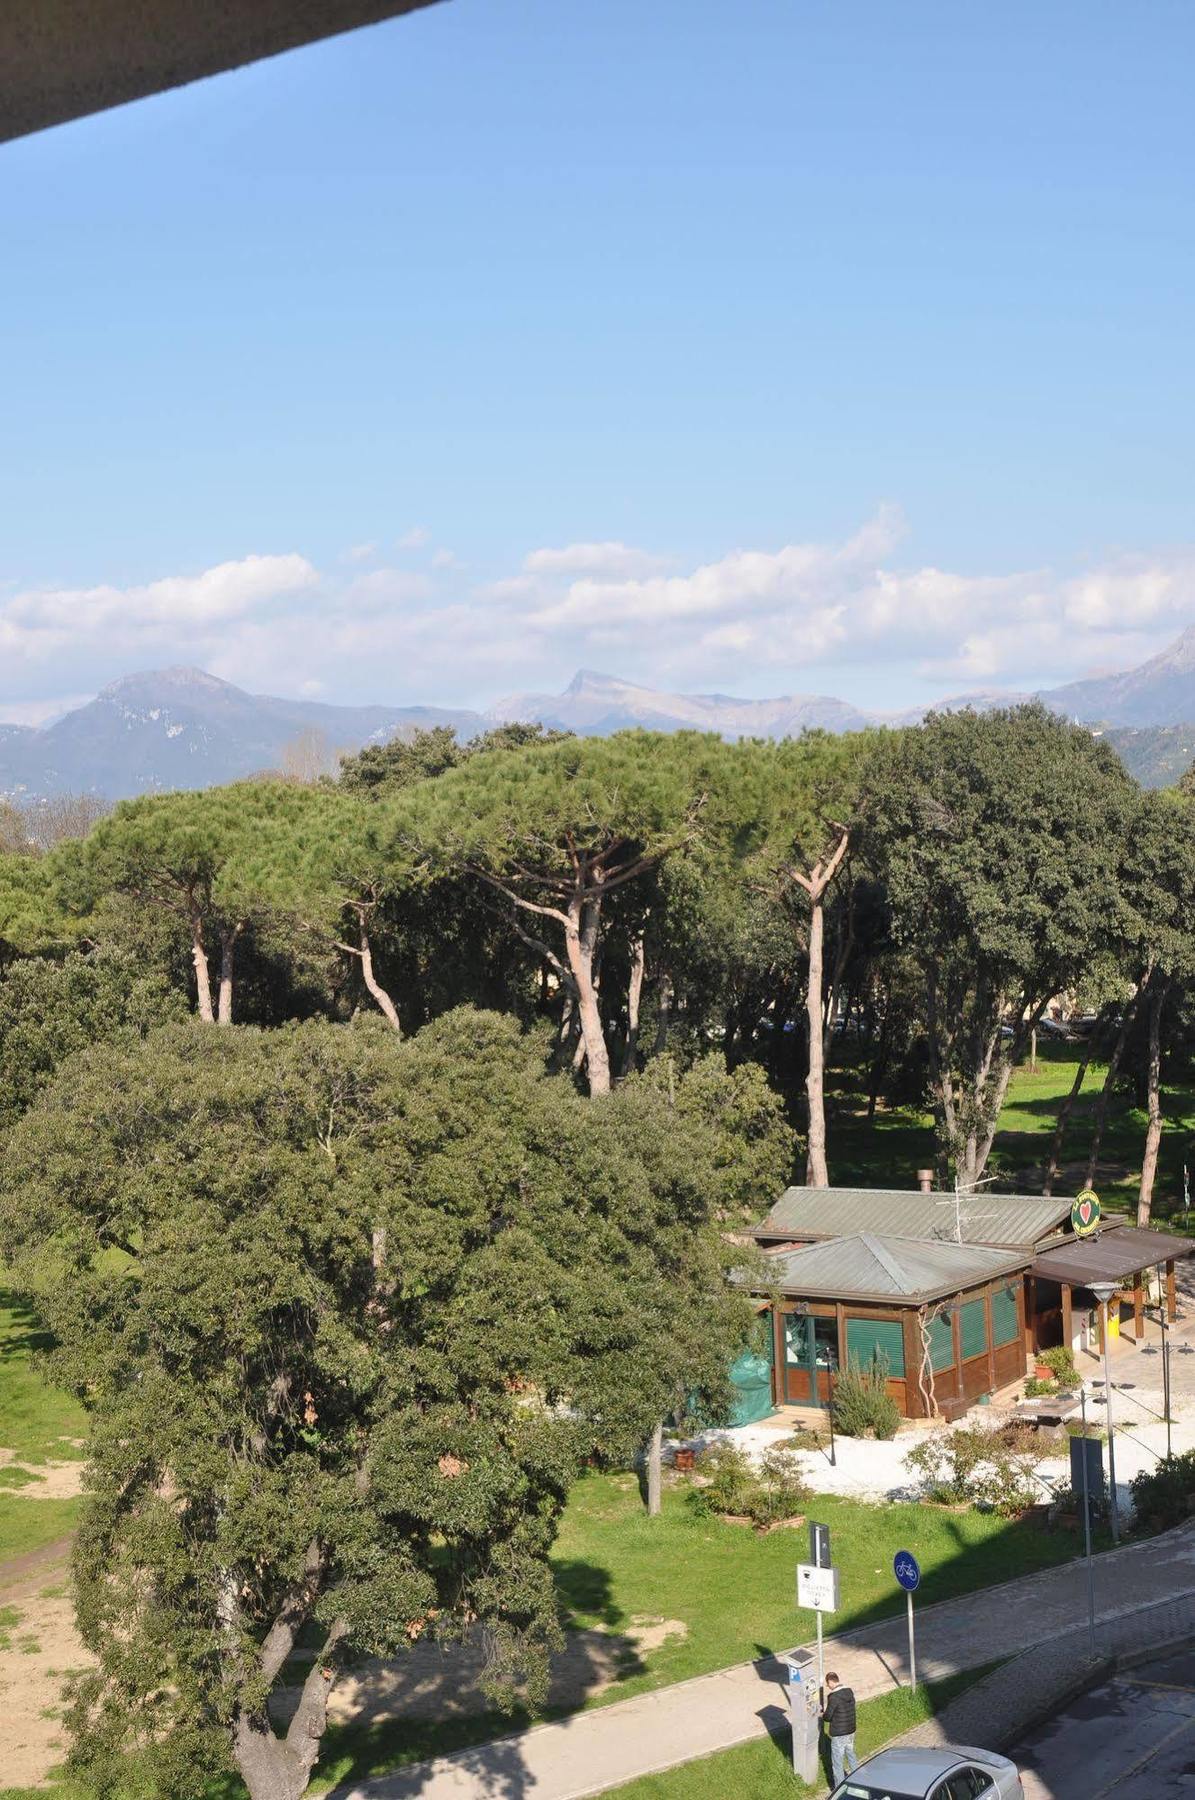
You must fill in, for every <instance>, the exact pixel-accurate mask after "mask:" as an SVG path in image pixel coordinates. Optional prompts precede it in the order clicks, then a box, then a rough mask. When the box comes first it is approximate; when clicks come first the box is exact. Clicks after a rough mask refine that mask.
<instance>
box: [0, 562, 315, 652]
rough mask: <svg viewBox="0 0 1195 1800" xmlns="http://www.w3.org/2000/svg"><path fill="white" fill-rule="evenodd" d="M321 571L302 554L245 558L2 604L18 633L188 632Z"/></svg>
mask: <svg viewBox="0 0 1195 1800" xmlns="http://www.w3.org/2000/svg"><path fill="white" fill-rule="evenodd" d="M318 580H319V576H318V575H317V574H316V572H315V570H314V569H313V568H312V566H311V564H310V563H309V562H308V561H307V559H306V557H304V556H297V555H289V556H246V557H243V558H242V559H241V560H240V561H239V562H225V563H218V564H217V565H216V567H215V568H212V569H205V570H204V571H203V573H202V574H201V575H168V576H166V577H165V578H164V579H163V580H161V581H151V582H149V583H148V584H147V585H146V586H144V587H128V588H118V587H91V588H40V589H39V588H34V589H30V590H28V591H27V592H25V593H22V594H15V595H14V596H13V598H12V599H11V600H7V601H5V602H3V603H2V604H0V619H3V621H4V622H5V623H6V624H8V625H11V626H15V627H16V628H17V629H18V630H19V629H21V628H22V627H23V628H25V629H27V630H29V631H32V632H48V633H50V634H52V635H53V634H57V633H59V632H61V631H62V630H64V629H65V630H70V631H82V632H87V631H94V630H97V629H99V628H100V627H103V626H113V627H115V628H116V630H118V631H129V630H135V629H137V628H139V627H140V628H145V627H160V626H167V627H169V628H171V629H173V630H179V629H182V630H186V629H187V628H188V627H194V626H196V625H214V624H218V623H220V622H222V621H226V620H229V619H235V618H240V617H242V616H243V615H244V614H246V613H250V612H253V611H254V610H255V609H256V608H257V607H258V606H260V605H261V604H262V602H263V601H265V600H274V599H277V598H279V597H280V596H282V595H286V594H294V593H298V592H300V591H301V590H302V589H303V588H309V587H313V586H314V585H315V584H316V582H317V581H318Z"/></svg>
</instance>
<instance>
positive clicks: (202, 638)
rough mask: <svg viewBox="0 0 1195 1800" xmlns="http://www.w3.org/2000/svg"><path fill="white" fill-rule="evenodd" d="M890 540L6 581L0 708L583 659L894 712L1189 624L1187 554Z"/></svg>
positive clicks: (521, 681) (401, 686) (340, 693)
mask: <svg viewBox="0 0 1195 1800" xmlns="http://www.w3.org/2000/svg"><path fill="white" fill-rule="evenodd" d="M903 530H904V526H903V521H902V519H901V516H900V514H899V512H898V511H897V510H896V509H895V508H892V507H883V508H881V509H879V510H878V511H877V512H876V513H875V514H874V515H873V516H872V517H871V518H869V519H867V520H866V521H865V522H864V523H863V524H862V526H861V527H860V528H859V529H858V530H857V531H854V532H851V533H847V534H845V535H844V536H843V537H841V538H839V539H833V540H830V539H827V540H822V541H813V542H805V541H793V542H790V543H788V544H783V545H781V546H779V547H767V548H759V547H753V546H744V547H741V548H738V549H733V550H729V551H728V552H727V553H726V554H725V555H722V556H719V557H715V558H712V559H709V560H707V561H704V562H701V563H694V564H693V565H691V566H690V567H689V568H688V569H685V568H683V567H678V566H677V565H676V563H675V562H674V561H669V562H668V563H667V566H664V565H665V559H664V558H662V557H659V556H656V555H654V553H650V552H647V551H641V550H636V549H635V548H634V547H632V546H629V545H625V544H621V543H613V542H604V541H600V540H597V539H595V540H594V542H593V543H591V544H583V545H582V544H574V545H567V546H565V547H563V548H561V549H558V550H547V549H539V550H533V551H531V552H530V553H529V554H528V555H527V556H526V557H525V558H523V559H521V562H520V564H519V565H518V566H517V567H516V569H515V570H514V571H512V572H511V573H508V574H504V573H503V572H502V571H501V570H500V569H499V570H495V571H493V572H492V578H491V579H489V580H487V581H485V582H476V583H473V584H471V585H470V586H468V587H466V585H465V583H464V581H463V579H462V576H461V574H460V564H459V563H457V562H456V561H455V559H450V553H448V552H438V553H437V554H436V555H435V556H434V557H429V558H428V559H427V562H426V564H424V565H423V566H421V567H419V568H411V567H405V568H404V567H398V568H395V567H387V566H381V567H372V566H368V567H366V566H358V567H352V566H350V567H344V566H341V567H339V568H337V569H335V570H334V571H326V572H320V571H317V570H316V569H315V568H314V567H313V566H312V564H311V563H310V562H309V561H308V560H307V559H306V558H305V557H303V556H302V555H301V554H299V553H298V552H290V553H287V554H282V555H255V556H249V557H244V558H242V559H240V560H239V561H235V562H224V563H220V564H217V565H215V566H213V567H212V568H210V569H207V570H205V571H202V572H201V573H199V574H185V575H167V576H164V577H162V578H161V579H159V580H155V581H151V582H148V583H145V584H143V585H138V586H131V587H124V588H121V587H117V586H115V585H97V586H93V587H79V588H69V589H68V588H49V587H47V588H39V589H24V590H22V591H20V592H15V593H14V592H12V591H6V590H5V589H4V588H3V587H0V717H3V716H5V715H7V716H8V717H9V718H12V719H25V718H28V719H29V720H31V721H32V720H36V719H38V718H40V717H42V716H44V715H45V714H46V713H52V712H54V711H56V710H59V709H60V707H61V705H62V704H63V703H62V702H61V701H60V700H58V699H47V698H45V696H46V695H47V694H49V695H53V696H60V695H62V694H63V693H64V692H68V693H70V694H78V693H82V692H94V691H95V689H96V688H97V687H99V686H100V685H102V683H103V682H105V681H108V680H110V679H112V678H113V677H114V676H117V675H120V674H124V673H127V672H129V671H130V670H132V669H137V668H150V667H154V666H163V665H164V664H167V663H173V662H193V663H197V664H199V665H200V666H202V667H205V668H208V669H211V670H212V671H213V673H216V674H219V675H222V676H224V677H226V678H227V679H229V680H231V681H235V682H238V683H240V684H242V685H244V686H247V687H249V688H252V689H253V690H254V691H256V692H259V693H262V692H264V693H269V692H274V693H290V694H300V693H303V694H309V695H312V694H317V693H318V694H320V695H321V696H323V697H326V698H328V699H331V700H340V699H344V700H367V699H374V700H379V701H393V702H396V703H398V702H409V701H416V700H426V701H429V702H434V701H444V702H456V703H474V704H477V703H485V702H486V701H487V700H488V699H490V698H492V697H494V696H495V695H497V694H498V693H500V692H502V691H504V690H506V689H509V688H511V687H516V688H519V689H524V690H525V689H532V688H535V689H547V690H549V691H551V690H555V689H557V688H559V686H561V685H562V684H563V682H564V681H565V680H567V679H568V677H569V676H570V675H571V674H572V672H573V671H574V670H575V669H577V668H579V667H584V666H589V667H597V668H604V669H606V670H608V671H609V672H610V673H612V674H618V675H623V676H625V677H627V678H629V679H631V680H635V681H641V682H644V683H648V684H651V683H654V684H656V685H659V686H668V687H674V688H681V689H683V690H685V691H688V692H693V691H709V690H711V689H714V690H718V691H721V692H735V691H738V692H744V693H748V694H752V693H753V694H769V693H770V694H782V693H785V692H794V691H796V692H799V691H805V692H809V691H821V692H832V693H838V694H840V695H842V697H843V698H846V699H859V698H864V699H865V700H866V701H867V702H868V703H870V704H877V705H883V706H891V707H892V708H898V707H901V706H904V705H911V704H914V703H917V702H920V701H926V700H931V699H933V698H934V697H935V696H937V695H940V694H941V693H943V692H950V693H957V692H959V691H960V690H961V689H966V688H968V687H970V686H974V685H977V684H982V685H985V686H1005V687H1010V688H1021V689H1024V688H1035V687H1040V686H1048V685H1053V684H1056V683H1060V682H1063V681H1066V680H1069V679H1073V678H1075V677H1078V676H1081V675H1085V674H1087V673H1089V672H1091V671H1092V670H1093V669H1096V668H1100V667H1103V668H1109V667H1111V668H1126V667H1130V666H1131V665H1132V664H1134V663H1136V662H1140V661H1142V660H1144V658H1145V657H1147V656H1149V655H1151V654H1152V653H1153V652H1154V651H1156V650H1158V649H1160V648H1161V647H1162V645H1163V644H1164V643H1165V642H1166V641H1168V639H1170V638H1171V637H1173V636H1174V635H1175V634H1176V633H1177V631H1179V630H1180V629H1181V628H1182V627H1183V626H1184V625H1186V624H1188V623H1191V622H1192V621H1195V548H1178V549H1172V550H1167V551H1165V552H1159V553H1157V554H1155V555H1147V554H1143V553H1142V554H1136V555H1130V554H1127V553H1126V554H1117V555H1115V556H1110V557H1108V558H1106V559H1105V560H1104V561H1102V562H1092V563H1091V564H1089V565H1087V566H1085V567H1073V566H1072V567H1070V568H1063V569H1049V568H1029V569H1021V570H1016V571H1014V572H1012V573H1009V572H1007V571H1003V572H995V573H993V572H990V571H982V570H981V571H960V570H957V569H951V568H945V567H942V566H940V565H935V564H933V563H929V562H922V563H918V562H915V561H913V560H912V559H902V557H901V555H900V542H901V538H902V535H903ZM365 561H367V559H364V558H363V559H362V562H363V563H364V562H365Z"/></svg>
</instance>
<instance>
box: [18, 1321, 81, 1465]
mask: <svg viewBox="0 0 1195 1800" xmlns="http://www.w3.org/2000/svg"><path fill="white" fill-rule="evenodd" d="M46 1341H47V1340H46V1337H45V1334H44V1333H43V1332H42V1331H41V1329H40V1327H39V1325H38V1322H37V1320H36V1319H35V1318H34V1316H33V1314H32V1313H31V1312H30V1311H29V1310H28V1309H27V1308H26V1307H25V1306H23V1305H22V1303H21V1302H20V1301H19V1300H18V1299H17V1298H16V1296H15V1295H14V1294H11V1293H9V1292H8V1291H7V1290H5V1289H3V1288H0V1449H5V1450H11V1451H12V1452H13V1453H14V1455H15V1456H16V1458H17V1459H18V1461H20V1462H23V1463H29V1464H31V1465H32V1466H33V1467H35V1468H36V1467H37V1466H38V1465H39V1464H41V1463H47V1462H66V1461H67V1460H68V1458H70V1457H78V1456H82V1455H83V1449H82V1440H83V1439H84V1438H85V1437H86V1436H87V1415H86V1413H85V1412H84V1411H83V1408H82V1407H81V1406H80V1405H79V1404H78V1403H77V1401H75V1400H72V1398H71V1397H70V1395H69V1394H64V1393H61V1392H60V1391H59V1390H58V1389H57V1388H53V1387H50V1386H49V1384H48V1383H47V1382H46V1381H44V1380H43V1379H42V1376H41V1375H40V1374H39V1372H38V1370H37V1369H36V1368H34V1367H33V1366H32V1358H33V1356H34V1354H35V1352H36V1351H37V1350H38V1349H40V1348H42V1347H43V1346H44V1345H45V1343H46Z"/></svg>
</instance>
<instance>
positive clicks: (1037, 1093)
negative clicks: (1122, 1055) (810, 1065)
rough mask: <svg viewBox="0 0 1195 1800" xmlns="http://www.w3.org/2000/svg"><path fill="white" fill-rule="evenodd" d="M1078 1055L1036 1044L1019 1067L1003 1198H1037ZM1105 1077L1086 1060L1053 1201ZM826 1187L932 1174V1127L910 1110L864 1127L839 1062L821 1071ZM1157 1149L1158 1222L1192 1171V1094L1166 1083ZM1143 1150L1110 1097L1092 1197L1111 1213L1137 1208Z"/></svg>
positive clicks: (1178, 1209) (901, 1183) (1002, 1171)
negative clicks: (1011, 1193) (1009, 1194)
mask: <svg viewBox="0 0 1195 1800" xmlns="http://www.w3.org/2000/svg"><path fill="white" fill-rule="evenodd" d="M1080 1054H1081V1047H1080V1046H1079V1045H1077V1044H1059V1043H1056V1042H1044V1041H1043V1042H1041V1043H1039V1045H1038V1053H1037V1058H1038V1059H1037V1067H1036V1069H1035V1070H1032V1071H1031V1070H1030V1069H1028V1068H1027V1067H1022V1068H1019V1069H1017V1070H1016V1071H1015V1072H1014V1074H1013V1078H1012V1082H1011V1084H1010V1087H1009V1091H1008V1098H1007V1100H1006V1102H1005V1105H1004V1109H1003V1111H1002V1112H1001V1114H1000V1125H999V1130H998V1132H997V1135H996V1141H995V1144H994V1146H993V1149H992V1158H991V1163H990V1165H989V1167H990V1171H991V1172H992V1173H995V1174H996V1175H997V1176H998V1179H999V1185H1000V1186H1001V1187H1003V1188H1005V1189H1007V1190H1020V1191H1023V1192H1027V1193H1037V1192H1040V1189H1041V1181H1042V1170H1043V1167H1044V1163H1045V1159H1046V1157H1047V1156H1048V1155H1049V1151H1050V1141H1051V1138H1052V1136H1053V1132H1054V1125H1055V1121H1056V1120H1057V1117H1058V1112H1059V1108H1060V1107H1061V1105H1062V1103H1063V1101H1064V1100H1065V1098H1066V1095H1067V1094H1068V1092H1069V1091H1070V1087H1071V1083H1072V1081H1073V1080H1074V1075H1075V1069H1076V1067H1077V1064H1078V1061H1079V1057H1080ZM1106 1072H1107V1067H1106V1064H1102V1063H1099V1062H1093V1063H1092V1064H1091V1066H1090V1067H1089V1069H1088V1070H1087V1073H1086V1076H1085V1077H1084V1081H1083V1087H1082V1090H1081V1092H1080V1094H1079V1097H1078V1099H1077V1100H1076V1102H1075V1105H1074V1108H1073V1110H1072V1112H1071V1117H1070V1122H1069V1125H1068V1128H1067V1133H1066V1138H1065V1141H1064V1143H1063V1147H1062V1174H1061V1175H1060V1177H1059V1179H1058V1181H1057V1182H1056V1183H1055V1188H1056V1191H1057V1192H1058V1193H1059V1194H1063V1195H1065V1194H1068V1193H1072V1192H1074V1190H1075V1188H1076V1187H1077V1186H1079V1185H1080V1183H1081V1178H1082V1175H1083V1172H1084V1170H1085V1167H1086V1162H1087V1157H1088V1154H1089V1152H1090V1148H1091V1137H1092V1131H1093V1127H1094V1115H1095V1105H1096V1100H1097V1098H1098V1096H1099V1092H1100V1089H1101V1087H1102V1086H1103V1082H1104V1076H1105V1074H1106ZM827 1093H828V1098H829V1116H828V1121H827V1132H828V1139H829V1156H830V1175H831V1180H832V1181H835V1182H838V1183H843V1184H849V1183H851V1182H859V1183H861V1184H863V1185H865V1186H869V1187H912V1186H913V1185H914V1182H915V1178H916V1171H917V1170H918V1169H921V1168H929V1167H932V1165H933V1161H934V1132H933V1121H932V1119H931V1118H930V1116H929V1114H928V1113H925V1112H922V1111H921V1110H920V1108H918V1107H914V1106H908V1107H895V1108H892V1109H891V1110H887V1109H885V1108H883V1107H881V1108H879V1109H878V1110H877V1113H876V1117H875V1119H874V1120H873V1121H871V1122H870V1123H869V1122H868V1120H867V1117H866V1111H867V1100H866V1094H865V1092H864V1091H863V1083H862V1080H861V1075H860V1072H859V1071H858V1070H856V1069H855V1068H853V1067H852V1066H851V1065H850V1064H849V1063H847V1062H845V1061H840V1062H839V1063H838V1064H837V1065H835V1066H833V1067H831V1069H830V1070H829V1071H828V1072H827ZM1162 1118H1163V1130H1162V1147H1161V1154H1160V1158H1159V1164H1158V1177H1157V1183H1156V1187H1155V1199H1154V1211H1155V1215H1156V1216H1157V1218H1158V1220H1159V1222H1161V1221H1167V1222H1170V1221H1171V1220H1172V1219H1173V1217H1174V1215H1176V1214H1177V1215H1178V1218H1179V1220H1180V1221H1181V1215H1182V1165H1183V1161H1184V1159H1186V1160H1188V1161H1189V1162H1190V1163H1191V1164H1192V1165H1193V1166H1195V1086H1192V1085H1190V1084H1187V1085H1183V1086H1177V1085H1173V1084H1170V1085H1167V1086H1166V1087H1165V1088H1164V1091H1163V1094H1162ZM1144 1145H1145V1114H1144V1112H1142V1110H1141V1109H1140V1108H1139V1107H1137V1106H1135V1105H1133V1104H1132V1099H1131V1096H1130V1094H1129V1093H1128V1091H1127V1090H1126V1089H1125V1088H1124V1087H1123V1086H1118V1087H1117V1089H1116V1090H1115V1091H1114V1093H1113V1095H1112V1098H1111V1101H1110V1104H1109V1108H1108V1118H1107V1123H1106V1126H1105V1129H1104V1136H1103V1141H1102V1144H1101V1147H1100V1174H1099V1176H1098V1178H1097V1182H1096V1186H1097V1187H1098V1189H1099V1192H1100V1197H1101V1199H1103V1200H1104V1201H1106V1202H1107V1204H1108V1205H1110V1206H1111V1207H1113V1208H1114V1209H1115V1208H1122V1207H1123V1208H1127V1209H1129V1210H1131V1209H1132V1208H1133V1207H1134V1206H1135V1204H1136V1192H1137V1184H1138V1181H1139V1180H1140V1174H1141V1156H1142V1152H1143V1149H1144Z"/></svg>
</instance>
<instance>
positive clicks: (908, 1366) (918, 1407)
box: [901, 1307, 925, 1419]
mask: <svg viewBox="0 0 1195 1800" xmlns="http://www.w3.org/2000/svg"><path fill="white" fill-rule="evenodd" d="M901 1330H902V1332H903V1334H904V1352H905V1414H906V1417H908V1418H910V1419H921V1418H924V1416H925V1406H924V1403H923V1402H922V1399H921V1384H920V1382H919V1381H918V1379H917V1375H918V1371H919V1370H920V1368H921V1333H920V1332H919V1331H918V1329H917V1314H916V1312H915V1310H914V1309H913V1308H912V1307H906V1308H905V1310H904V1312H903V1313H902V1315H901Z"/></svg>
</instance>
